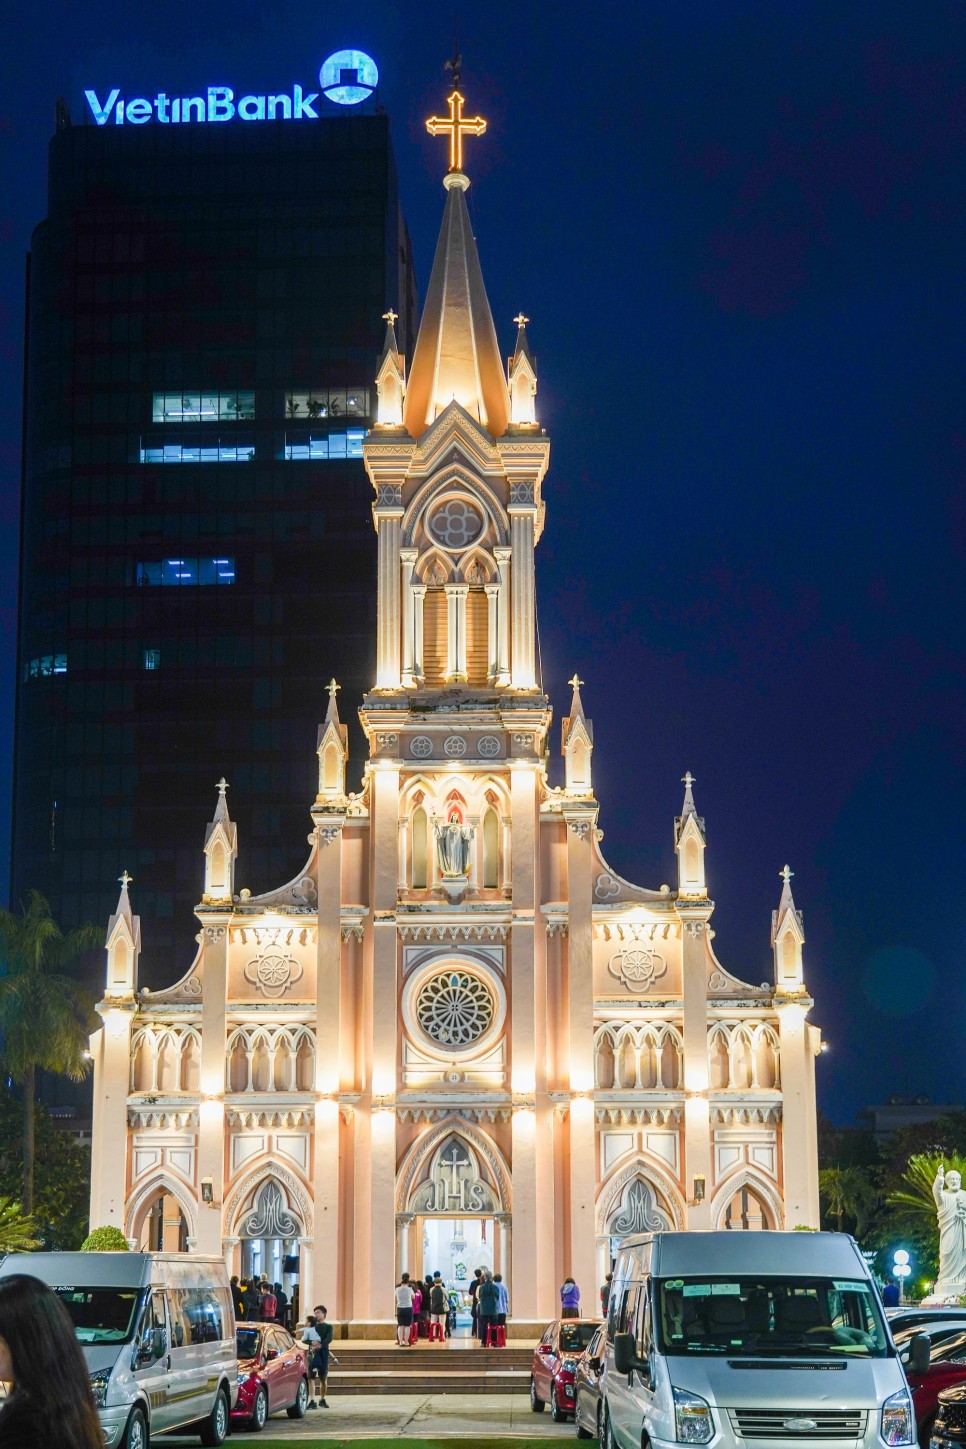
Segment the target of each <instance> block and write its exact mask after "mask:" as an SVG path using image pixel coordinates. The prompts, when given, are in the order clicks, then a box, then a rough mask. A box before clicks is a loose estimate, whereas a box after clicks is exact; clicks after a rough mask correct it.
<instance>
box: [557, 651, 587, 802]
mask: <svg viewBox="0 0 966 1449" xmlns="http://www.w3.org/2000/svg"><path fill="white" fill-rule="evenodd" d="M583 682H584V681H583V680H582V679H581V678H580V676H579V675H577V674H575V675H574V677H573V679H571V680H569V681H568V683H569V684H570V687H571V688H572V690H573V698H572V699H571V701H570V713H569V715H568V716H567V718H566V719H565V720H564V721H563V723H562V726H561V735H562V743H561V751H560V752H561V754H562V755H563V757H564V761H565V768H566V777H565V780H566V789H567V791H568V793H569V794H573V795H590V794H592V792H593V772H592V768H591V759H592V756H593V753H594V726H593V724H592V722H591V721H590V720H589V719H588V718H587V716H586V715H585V714H584V704H583V700H582V699H581V698H580V686H581V685H582V684H583Z"/></svg>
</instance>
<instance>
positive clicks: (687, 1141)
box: [678, 901, 714, 1231]
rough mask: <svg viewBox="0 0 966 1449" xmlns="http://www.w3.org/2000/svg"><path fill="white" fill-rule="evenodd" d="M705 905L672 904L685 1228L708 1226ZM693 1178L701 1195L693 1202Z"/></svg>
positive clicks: (707, 914) (707, 905) (708, 907)
mask: <svg viewBox="0 0 966 1449" xmlns="http://www.w3.org/2000/svg"><path fill="white" fill-rule="evenodd" d="M713 909H714V907H713V905H712V904H711V902H710V901H709V902H707V903H703V904H701V905H691V904H690V903H689V904H688V906H686V907H684V906H680V905H679V906H678V916H679V919H680V921H681V956H682V963H683V966H682V991H683V998H684V1000H683V1030H682V1036H683V1038H684V1093H685V1101H684V1177H685V1197H686V1198H687V1200H688V1203H689V1206H688V1222H687V1226H688V1227H689V1228H690V1229H693V1230H694V1229H696V1230H700V1231H707V1230H708V1229H710V1227H711V1189H712V1185H713V1178H712V1172H711V1118H710V1108H709V1105H708V946H707V930H708V920H709V918H710V916H711V912H712V910H713ZM695 1178H703V1179H704V1189H705V1195H704V1198H703V1200H701V1201H693V1200H692V1199H693V1198H694V1181H695Z"/></svg>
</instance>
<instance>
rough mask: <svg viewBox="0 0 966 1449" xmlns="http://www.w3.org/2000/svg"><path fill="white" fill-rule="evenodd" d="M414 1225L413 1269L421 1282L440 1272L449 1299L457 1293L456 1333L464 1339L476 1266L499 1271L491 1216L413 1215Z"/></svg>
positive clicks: (467, 1334) (467, 1333) (469, 1327)
mask: <svg viewBox="0 0 966 1449" xmlns="http://www.w3.org/2000/svg"><path fill="white" fill-rule="evenodd" d="M416 1227H417V1239H416V1241H417V1244H418V1247H419V1252H418V1256H417V1268H416V1271H417V1273H418V1274H419V1278H420V1281H421V1282H422V1283H423V1284H425V1282H426V1279H427V1277H430V1278H431V1277H432V1276H433V1274H434V1273H441V1274H442V1277H443V1282H444V1284H445V1285H446V1291H447V1293H448V1294H449V1295H450V1301H451V1302H452V1295H453V1294H454V1293H455V1294H456V1295H457V1304H456V1337H457V1338H464V1339H468V1338H469V1337H470V1335H471V1333H472V1325H473V1315H472V1306H471V1305H472V1300H471V1298H470V1285H471V1284H472V1283H473V1282H474V1281H475V1279H476V1270H477V1268H489V1269H490V1271H491V1272H492V1273H499V1272H500V1266H499V1263H498V1261H497V1259H498V1256H499V1255H498V1253H497V1252H496V1221H495V1219H494V1218H491V1217H464V1218H447V1217H440V1216H437V1215H436V1214H434V1215H433V1216H432V1217H422V1218H417V1220H416ZM504 1276H506V1274H505V1271H504Z"/></svg>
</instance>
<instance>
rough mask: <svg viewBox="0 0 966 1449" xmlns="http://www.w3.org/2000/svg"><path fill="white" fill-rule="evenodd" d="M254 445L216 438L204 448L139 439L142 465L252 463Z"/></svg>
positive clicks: (193, 444)
mask: <svg viewBox="0 0 966 1449" xmlns="http://www.w3.org/2000/svg"><path fill="white" fill-rule="evenodd" d="M254 459H255V444H254V443H253V442H251V441H249V440H247V439H246V440H245V442H237V441H235V440H234V439H232V440H230V441H229V440H226V439H222V438H218V439H216V440H215V441H213V442H211V443H206V444H204V446H202V444H200V443H162V442H160V441H159V440H158V439H154V438H142V439H141V462H142V463H252V462H254Z"/></svg>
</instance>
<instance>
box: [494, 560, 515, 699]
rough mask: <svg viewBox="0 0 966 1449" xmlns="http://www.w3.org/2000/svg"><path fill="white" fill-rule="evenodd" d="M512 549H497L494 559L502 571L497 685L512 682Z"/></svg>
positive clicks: (498, 596)
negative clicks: (510, 623)
mask: <svg viewBox="0 0 966 1449" xmlns="http://www.w3.org/2000/svg"><path fill="white" fill-rule="evenodd" d="M510 552H511V551H510V549H508V548H495V549H494V550H493V557H494V558H495V559H496V565H497V568H498V569H499V570H500V582H499V593H498V595H497V619H496V654H495V656H494V658H495V659H496V680H495V683H497V684H509V682H510V663H509V660H510V629H509V621H510Z"/></svg>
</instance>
